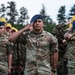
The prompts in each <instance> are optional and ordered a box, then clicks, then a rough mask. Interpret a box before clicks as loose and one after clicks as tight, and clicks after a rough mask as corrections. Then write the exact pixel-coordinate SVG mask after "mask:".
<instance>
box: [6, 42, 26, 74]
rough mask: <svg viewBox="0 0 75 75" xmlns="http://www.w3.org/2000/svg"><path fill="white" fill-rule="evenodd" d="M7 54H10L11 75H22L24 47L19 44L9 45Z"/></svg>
mask: <svg viewBox="0 0 75 75" xmlns="http://www.w3.org/2000/svg"><path fill="white" fill-rule="evenodd" d="M7 51H8V54H12V55H13V58H12V69H11V71H12V72H11V74H12V75H23V74H24V68H25V56H26V55H25V51H26V50H25V46H24V45H22V44H21V43H17V42H15V43H10V45H9V46H8V48H7Z"/></svg>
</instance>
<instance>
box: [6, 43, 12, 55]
mask: <svg viewBox="0 0 75 75" xmlns="http://www.w3.org/2000/svg"><path fill="white" fill-rule="evenodd" d="M12 53H13V43H11V42H9V44H8V45H7V54H8V55H9V54H12Z"/></svg>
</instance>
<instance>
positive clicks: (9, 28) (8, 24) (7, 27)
mask: <svg viewBox="0 0 75 75" xmlns="http://www.w3.org/2000/svg"><path fill="white" fill-rule="evenodd" d="M11 28H12V25H11V24H10V23H7V25H6V31H7V32H8V33H9V35H10V34H11Z"/></svg>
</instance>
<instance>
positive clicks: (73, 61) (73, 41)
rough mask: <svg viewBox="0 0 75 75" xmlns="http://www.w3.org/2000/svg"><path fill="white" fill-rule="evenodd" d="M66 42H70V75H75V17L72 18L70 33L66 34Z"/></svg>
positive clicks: (68, 51)
mask: <svg viewBox="0 0 75 75" xmlns="http://www.w3.org/2000/svg"><path fill="white" fill-rule="evenodd" d="M64 37H65V40H63V42H64V43H65V42H68V50H67V53H66V56H67V57H68V65H67V66H68V75H75V16H73V17H72V28H71V30H70V31H69V32H66V33H65V35H64Z"/></svg>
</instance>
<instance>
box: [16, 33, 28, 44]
mask: <svg viewBox="0 0 75 75" xmlns="http://www.w3.org/2000/svg"><path fill="white" fill-rule="evenodd" d="M26 37H27V34H21V35H20V36H19V37H18V38H17V40H16V42H17V43H21V44H23V45H25V44H26Z"/></svg>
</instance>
